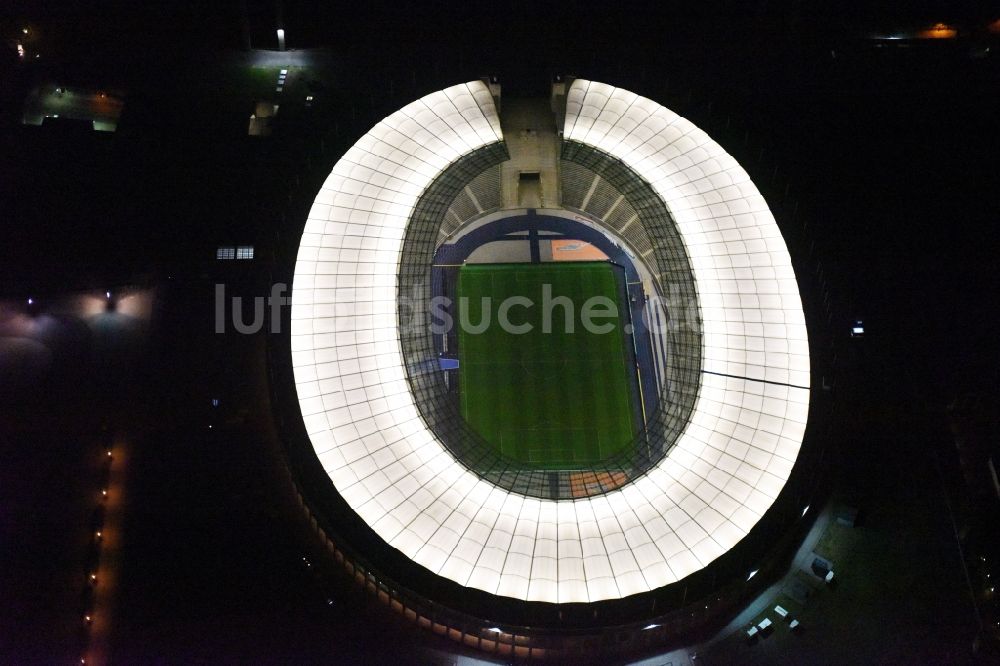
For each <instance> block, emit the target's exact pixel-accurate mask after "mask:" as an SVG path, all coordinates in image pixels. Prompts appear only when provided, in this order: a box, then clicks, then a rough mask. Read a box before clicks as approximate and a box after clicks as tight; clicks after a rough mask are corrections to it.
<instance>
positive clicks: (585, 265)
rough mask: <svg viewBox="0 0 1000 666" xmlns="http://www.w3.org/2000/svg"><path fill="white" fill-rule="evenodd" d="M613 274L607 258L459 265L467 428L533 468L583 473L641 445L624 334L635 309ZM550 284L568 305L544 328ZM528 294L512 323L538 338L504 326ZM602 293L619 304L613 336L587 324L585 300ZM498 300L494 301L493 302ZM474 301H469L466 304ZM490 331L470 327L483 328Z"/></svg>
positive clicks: (553, 293)
mask: <svg viewBox="0 0 1000 666" xmlns="http://www.w3.org/2000/svg"><path fill="white" fill-rule="evenodd" d="M617 279H618V278H617V277H616V275H615V272H614V268H613V267H612V265H611V264H609V263H607V262H572V263H570V262H567V263H543V264H468V265H465V266H462V268H461V269H459V274H458V288H457V295H458V297H459V299H458V308H457V309H456V313H457V314H458V316H457V317H456V324H457V325H458V326H459V334H458V335H459V337H458V357H459V387H460V389H459V394H460V402H461V410H462V415H463V417H464V418H465V420H466V422H467V423H469V425H470V426H471V427H472V429H473V430H475V431H476V432H477V433H478V434H479V435H480V436H482V437H483V439H485V440H486V441H487V442H489V443H490V444H491V445H493V446H494V447H495V448H496V450H497V451H498V452H500V453H501V454H503V455H504V456H505V457H508V458H511V459H514V460H516V461H519V462H520V463H522V464H524V465H525V466H526V467H529V468H534V469H553V470H554V469H579V468H584V467H589V466H591V465H593V464H594V463H596V462H598V461H600V460H602V459H604V458H607V457H608V456H611V455H613V454H616V453H618V452H620V451H622V450H623V449H625V448H626V447H628V446H629V445H630V444H631V443H632V439H633V437H634V435H635V431H634V427H633V406H632V392H631V390H630V382H631V373H632V372H634V370H633V369H632V368H631V367H630V366H629V364H628V361H627V358H628V357H627V355H626V347H625V343H626V338H625V335H624V332H623V330H622V327H623V324H624V323H625V321H626V317H627V313H626V312H625V310H624V308H623V306H622V305H621V304H620V303H619V298H618V294H619V290H618V282H617ZM543 285H551V292H550V295H551V296H550V297H551V298H552V299H555V298H557V297H559V296H565V297H568V298H569V299H570V300H571V301H572V303H573V308H572V311H573V315H574V321H573V325H572V328H571V329H567V326H566V319H565V309H564V308H563V307H562V306H556V307H554V308H552V309H551V312H552V316H551V326H550V327H549V328H550V329H551V330H550V332H545V330H544V327H543V309H544V308H543V300H542V299H543V296H542V295H543ZM515 296H521V297H526V298H528V299H530V301H531V302H532V303H533V305H532V306H531V307H524V306H523V305H520V304H516V305H514V306H513V307H511V308H510V310H509V314H508V316H507V319H508V320H509V321H510V322H511V323H512V324H514V325H516V326H521V325H523V324H530V325H531V326H532V329H531V331H530V332H527V333H522V334H517V333H515V332H509V331H505V330H504V329H503V327H501V326H500V324H499V323H498V321H497V320H498V314H499V309H500V305H501V303H503V301H504V299H507V298H510V297H515ZM593 296H603V297H606V298H608V299H610V300H611V301H612V302H614V303H615V305H616V306H617V309H618V312H617V315H616V316H614V317H601V318H598V317H593V318H592V321H593V322H594V323H595V324H599V325H606V324H611V325H612V326H613V328H611V330H610V331H609V332H606V333H599V332H593V331H590V332H588V331H587V330H586V329H585V328H584V326H583V325H582V323H581V312H582V310H583V306H584V303H585V302H586V301H587V299H588V298H590V297H593ZM486 297H489V299H490V301H488V302H487V301H484V298H486ZM466 299H467V300H466ZM487 310H488V311H489V315H490V319H489V326H488V327H486V328H485V330H483V331H482V332H475V331H470V330H467V329H469V328H470V327H469V326H465V325H463V321H464V322H468V323H470V324H472V326H473V327H475V326H476V325H479V324H481V322H483V317H484V316H486V314H487V312H486V311H487Z"/></svg>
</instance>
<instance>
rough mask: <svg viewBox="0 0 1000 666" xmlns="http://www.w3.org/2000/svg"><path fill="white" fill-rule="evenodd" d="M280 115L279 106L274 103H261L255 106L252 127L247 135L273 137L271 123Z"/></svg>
mask: <svg viewBox="0 0 1000 666" xmlns="http://www.w3.org/2000/svg"><path fill="white" fill-rule="evenodd" d="M276 115H278V105H277V104H275V103H273V102H267V101H260V102H257V104H256V105H254V112H253V113H251V114H250V125H249V127H248V128H247V134H249V135H250V136H271V121H272V120H273V119H274V117H275V116H276Z"/></svg>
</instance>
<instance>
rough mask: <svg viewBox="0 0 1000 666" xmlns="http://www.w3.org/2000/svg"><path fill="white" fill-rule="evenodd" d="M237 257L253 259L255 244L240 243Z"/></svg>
mask: <svg viewBox="0 0 1000 666" xmlns="http://www.w3.org/2000/svg"><path fill="white" fill-rule="evenodd" d="M236 258H237V259H253V245H240V246H239V247H238V248H236Z"/></svg>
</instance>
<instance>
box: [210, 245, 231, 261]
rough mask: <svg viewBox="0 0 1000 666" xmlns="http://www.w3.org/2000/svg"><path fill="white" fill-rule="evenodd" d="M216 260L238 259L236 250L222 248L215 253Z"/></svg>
mask: <svg viewBox="0 0 1000 666" xmlns="http://www.w3.org/2000/svg"><path fill="white" fill-rule="evenodd" d="M215 258H216V259H219V260H228V259H235V258H236V248H234V247H220V248H219V249H218V250H216V251H215Z"/></svg>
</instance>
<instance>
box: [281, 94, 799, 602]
mask: <svg viewBox="0 0 1000 666" xmlns="http://www.w3.org/2000/svg"><path fill="white" fill-rule="evenodd" d="M563 130H564V137H565V139H567V140H569V141H574V142H579V143H580V144H584V145H586V146H590V147H592V148H594V149H596V150H598V151H601V152H603V153H606V154H608V155H610V156H612V157H614V158H616V159H618V160H620V161H621V162H622V163H624V164H625V165H627V166H628V167H629V168H630V169H631V170H632V171H633V172H635V173H636V174H637V175H638V176H639V177H641V178H642V179H643V180H644V181H646V183H648V184H649V185H650V186H651V187H652V189H653V190H654V191H655V193H656V194H657V195H658V196H659V197H660V198H662V200H663V203H664V204H665V206H666V208H667V210H668V211H669V213H670V216H671V217H672V219H673V222H674V224H675V225H676V227H677V230H678V231H679V234H680V237H681V238H682V240H683V243H684V248H685V250H686V252H687V255H688V257H689V260H690V264H691V269H692V271H693V274H694V281H695V286H696V289H697V294H698V311H699V315H700V319H701V324H702V331H701V333H702V350H701V353H702V358H701V376H700V389H699V391H698V395H697V400H696V402H695V405H694V409H693V411H692V412H691V415H690V419H689V422H688V424H687V427H686V428H685V429H684V430H683V432H682V433H681V435H680V436H679V438H678V439H677V441H676V443H675V445H674V446H673V447H672V448H671V449H670V450H669V452H668V453H667V454H666V455H665V456H664V457H663V458H662V459H661V460H659V462H658V463H657V465H656V466H655V467H654V468H653V469H651V470H650V471H648V472H647V473H646V474H644V475H643V476H641V477H639V478H638V479H635V480H634V481H632V482H630V483H628V484H627V485H625V486H623V487H622V488H620V489H616V490H612V491H609V492H606V493H604V494H600V495H597V496H593V497H587V498H583V499H575V500H561V501H556V500H546V499H539V498H536V497H526V496H524V495H521V494H518V493H516V492H513V491H511V490H508V489H505V488H502V487H500V486H497V485H494V484H492V483H490V482H489V481H487V480H484V479H483V478H481V477H480V476H478V475H477V474H475V473H474V472H472V471H470V470H469V469H467V468H466V466H465V465H463V464H462V463H461V462H459V461H457V460H455V459H454V458H453V457H452V455H451V453H450V452H449V449H448V447H447V446H446V445H445V444H444V443H442V442H441V441H439V440H438V438H437V436H436V435H435V434H434V433H433V432H432V431H431V430H430V429H429V428H428V426H427V425H426V423H425V422H424V420H423V418H422V417H421V414H420V412H419V410H418V408H417V405H416V404H415V401H414V396H413V394H412V393H411V388H410V384H409V383H408V382H407V374H406V366H405V363H404V358H403V354H402V351H401V346H400V332H399V330H398V320H397V286H398V271H399V266H400V260H401V252H402V248H403V240H404V236H405V231H406V227H407V224H408V222H409V221H410V220H411V216H412V214H413V212H414V208H415V206H416V205H417V203H418V201H419V199H420V197H421V195H422V193H424V191H425V190H426V189H427V188H428V186H430V185H431V184H432V183H433V182H434V181H435V178H437V177H438V175H439V174H441V173H442V172H443V171H444V170H445V169H446V168H448V167H449V166H450V165H452V164H454V163H455V162H456V161H457V160H459V159H461V158H463V156H467V155H469V154H470V153H472V152H473V151H476V150H478V149H482V148H485V147H488V146H491V145H494V144H499V142H501V141H502V140H503V136H502V133H501V129H500V121H499V118H498V115H497V111H496V108H495V106H494V103H493V99H492V97H491V95H490V91H489V89H488V88H487V86H486V85H485V84H483V83H481V82H478V81H477V82H471V83H467V84H462V85H457V86H453V87H451V88H447V89H445V90H441V91H439V92H436V93H433V94H431V95H428V96H426V97H424V98H422V99H420V100H418V101H416V102H413V103H412V104H410V105H408V106H406V107H404V108H403V109H401V110H399V111H398V112H396V113H394V114H392V115H391V116H389V117H388V118H386V119H385V120H383V121H382V122H380V123H379V124H378V125H376V126H375V127H374V128H372V129H371V131H369V132H368V134H366V135H365V136H364V137H362V138H361V139H360V140H359V141H358V142H357V143H356V144H355V145H354V146H353V147H352V148H351V149H350V150H349V151H348V152H347V153H346V154H345V155H344V157H343V158H342V159H341V160H340V161H339V162H338V163H337V164H336V166H335V167H334V169H333V173H332V174H331V175H330V177H329V178H328V179H327V180H326V182H325V184H324V185H323V187H322V189H321V190H320V192H319V194H318V195H317V197H316V200H315V203H314V204H313V206H312V209H311V211H310V213H309V218H308V221H307V223H306V227H305V231H304V233H303V235H302V240H301V243H300V247H299V254H298V259H297V262H296V266H295V279H294V285H293V293H292V299H293V306H292V331H291V344H292V357H293V367H294V374H295V382H296V389H297V392H298V399H299V404H300V407H301V411H302V416H303V420H304V423H305V426H306V430H307V432H308V434H309V437H310V440H311V442H312V446H313V448H314V449H315V452H316V454H317V456H318V458H319V460H320V463H321V464H322V465H323V467H324V469H325V470H326V471H327V473H328V475H329V477H330V479H331V481H332V482H333V484H334V486H335V487H336V489H337V491H338V493H339V494H340V495H341V496H342V497H343V498H344V499H345V501H346V502H347V503H348V504H349V505H350V506H351V507H352V508H353V509H354V511H356V512H357V514H358V515H359V516H360V517H361V518H362V519H363V520H364V521H365V522H366V523H367V524H368V525H369V526H370V527H371V528H372V529H373V530H374V531H375V532H376V533H377V534H378V535H379V536H381V537H382V538H383V539H384V540H385V541H386V542H387V543H388V544H389V545H391V546H393V547H394V548H397V549H398V550H400V551H401V552H402V553H404V554H405V555H406V556H407V557H409V558H410V559H412V560H413V561H415V562H416V563H418V564H420V565H422V566H424V567H426V568H427V569H429V570H431V571H432V572H434V573H436V574H438V575H440V576H443V577H445V578H448V579H450V580H452V581H455V582H457V583H459V584H460V585H463V586H467V587H472V588H477V589H480V590H485V591H487V592H489V593H492V594H497V595H502V596H507V597H513V598H516V599H522V600H528V601H543V602H556V603H567V602H592V601H598V600H602V599H614V598H620V597H625V596H628V595H631V594H635V593H640V592H645V591H649V590H653V589H656V588H659V587H662V586H664V585H667V584H670V583H673V582H675V581H678V580H680V579H682V578H684V577H685V576H687V575H689V574H691V573H693V572H695V571H697V570H699V569H702V568H704V567H706V566H707V565H708V564H709V563H711V562H712V561H713V560H715V559H716V558H717V557H719V556H720V555H722V554H723V553H725V552H726V551H727V550H729V549H730V548H732V547H733V546H734V545H735V544H736V543H737V542H738V541H740V540H741V539H742V538H743V537H744V536H745V535H746V534H747V533H748V532H749V530H750V529H751V528H752V527H753V526H754V525H755V524H756V523H757V521H758V520H759V519H760V518H761V516H763V514H764V513H765V512H766V511H767V510H768V508H769V507H770V506H771V504H772V503H773V502H774V500H775V498H776V497H777V496H778V493H779V492H780V491H781V489H782V487H783V486H784V484H785V482H786V481H787V479H788V477H789V475H790V473H791V470H792V467H793V464H794V463H795V460H796V457H797V455H798V452H799V448H800V445H801V443H802V438H803V435H804V432H805V427H806V417H807V413H808V406H809V388H808V387H809V382H810V378H809V351H808V342H807V336H806V326H805V320H804V315H803V312H802V306H801V299H800V296H799V291H798V286H797V283H796V280H795V277H794V274H793V271H792V264H791V260H790V258H789V255H788V252H787V249H786V246H785V243H784V241H783V239H782V237H781V234H780V232H779V230H778V227H777V225H776V224H775V221H774V217H773V216H772V214H771V212H770V211H769V209H768V207H767V204H766V203H765V201H764V199H763V197H762V196H761V195H760V193H759V192H758V190H757V188H756V187H755V186H754V184H753V183H752V182H751V181H750V178H749V176H748V175H747V173H746V172H745V171H744V170H743V169H742V168H741V167H740V165H739V164H737V162H736V160H734V159H733V158H732V157H731V156H729V155H728V154H727V153H726V152H725V151H724V150H723V149H722V148H721V147H720V146H719V145H718V144H717V143H715V142H714V141H713V140H712V139H711V138H709V137H708V136H707V135H706V134H705V133H704V132H703V131H701V130H699V129H698V128H697V127H695V126H694V125H693V124H691V123H690V122H689V121H687V120H685V119H684V118H681V117H680V116H678V115H676V114H674V113H672V112H671V111H669V110H667V109H665V108H664V107H662V106H660V105H659V104H657V103H655V102H653V101H651V100H649V99H646V98H643V97H639V96H637V95H635V94H633V93H630V92H628V91H625V90H621V89H618V88H614V87H612V86H608V85H605V84H601V83H596V82H590V81H585V80H581V79H577V80H575V81H574V82H573V83H572V86H571V88H570V90H569V91H568V96H567V107H566V116H565V126H564V128H563Z"/></svg>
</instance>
